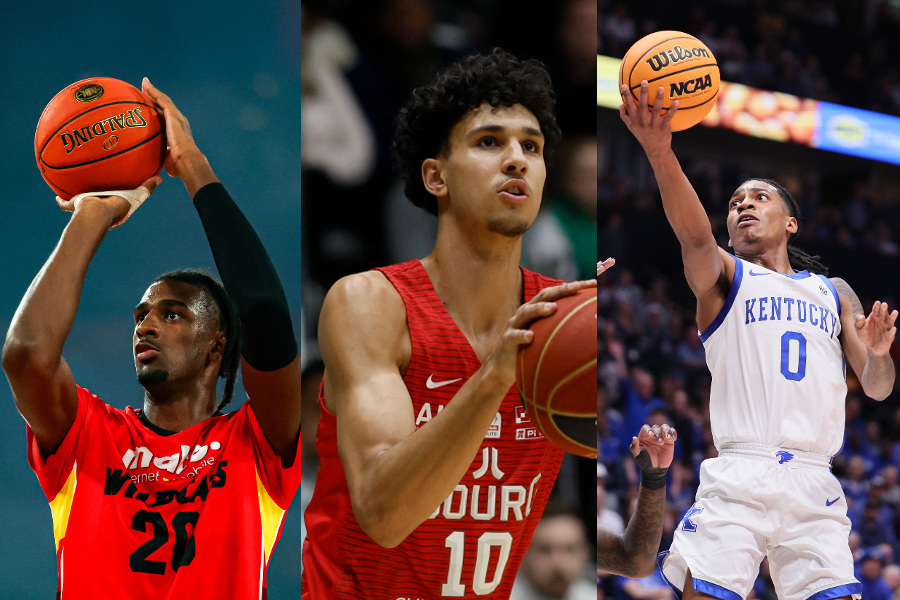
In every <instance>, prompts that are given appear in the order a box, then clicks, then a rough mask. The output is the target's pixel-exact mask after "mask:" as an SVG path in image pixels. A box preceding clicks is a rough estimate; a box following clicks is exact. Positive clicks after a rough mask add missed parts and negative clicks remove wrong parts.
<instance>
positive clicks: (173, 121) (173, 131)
mask: <svg viewBox="0 0 900 600" xmlns="http://www.w3.org/2000/svg"><path fill="white" fill-rule="evenodd" d="M141 90H143V92H144V93H145V94H147V95H148V96H150V99H151V100H153V101H154V102H155V103H156V104H157V105H158V106H159V107H160V108H161V109H162V111H163V117H164V118H165V120H166V138H167V139H168V142H169V150H168V152H167V153H166V163H165V164H166V173H168V174H169V175H171V176H172V177H181V173H180V171H179V163H180V162H181V159H182V158H183V157H184V156H186V155H188V154H191V153H193V152H196V153H199V152H200V150H199V148H197V144H196V143H195V142H194V136H193V134H192V133H191V124H190V123H188V120H187V118H186V117H185V116H184V115H183V114H181V111H180V110H178V108H177V107H176V106H175V103H174V102H172V99H171V98H169V97H168V96H166V95H165V94H163V93H162V92H161V91H159V90H158V89H156V87H154V85H153V84H152V83H150V80H149V79H147V78H146V77H144V80H143V81H142V82H141Z"/></svg>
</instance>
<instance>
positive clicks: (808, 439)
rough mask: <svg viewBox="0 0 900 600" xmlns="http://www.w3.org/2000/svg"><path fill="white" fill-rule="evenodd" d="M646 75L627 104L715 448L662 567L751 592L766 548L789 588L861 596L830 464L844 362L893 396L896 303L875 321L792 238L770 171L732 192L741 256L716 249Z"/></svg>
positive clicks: (868, 386)
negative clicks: (651, 180)
mask: <svg viewBox="0 0 900 600" xmlns="http://www.w3.org/2000/svg"><path fill="white" fill-rule="evenodd" d="M648 87H649V86H648V84H647V82H646V81H644V82H643V83H642V84H641V92H640V97H639V99H638V105H637V106H635V103H634V100H633V99H632V98H631V97H630V95H629V94H627V93H626V92H627V88H626V87H625V86H623V87H622V92H623V96H624V98H625V105H623V106H622V107H621V108H620V111H619V112H620V116H621V117H622V120H623V121H624V122H625V123H626V125H627V126H628V128H629V129H630V130H631V132H632V133H633V134H634V136H635V137H636V138H637V139H638V141H639V142H640V143H641V145H642V146H643V148H644V151H645V152H646V154H647V157H648V158H649V159H650V164H651V165H652V166H653V170H654V172H655V174H656V179H657V181H658V183H659V189H660V192H661V194H662V200H663V207H664V209H665V212H666V217H667V218H668V220H669V223H670V224H671V225H672V228H673V229H674V231H675V234H676V235H677V237H678V239H679V241H680V243H681V249H682V256H683V259H684V271H685V275H686V276H687V280H688V284H689V285H690V287H691V289H692V290H693V291H694V294H695V295H696V297H697V325H698V327H699V329H700V331H701V332H702V333H701V334H700V338H701V340H703V344H704V346H705V348H706V359H707V363H708V365H709V368H710V371H711V372H712V393H711V398H710V422H711V425H712V433H713V438H714V441H715V445H716V448H717V449H718V451H719V457H718V458H715V459H710V460H706V461H704V463H703V466H702V469H701V472H700V487H699V489H698V490H697V502H696V503H695V504H694V506H693V507H692V508H691V509H689V510H688V512H687V513H686V514H685V515H684V518H683V519H682V521H681V524H680V525H679V527H678V529H677V530H676V533H675V540H674V542H673V544H672V547H671V552H670V553H668V555H665V556H661V557H660V562H661V564H662V570H663V575H664V576H665V577H666V578H667V580H668V581H669V582H670V583H671V584H672V585H673V587H675V588H676V589H677V590H684V596H683V597H684V598H685V599H688V600H690V599H692V598H696V597H704V596H711V597H716V598H721V599H723V600H732V599H735V598H745V597H746V596H747V594H748V592H749V591H750V588H751V586H752V585H753V582H754V581H755V579H756V575H757V570H758V568H759V563H760V561H761V560H762V558H763V556H764V555H767V556H768V558H769V565H770V567H771V570H772V578H773V580H774V581H775V586H776V590H777V591H778V596H779V598H784V599H790V600H794V599H796V600H808V599H816V600H822V599H831V598H849V597H851V596H852V597H855V598H858V597H859V596H860V592H861V589H862V587H861V584H860V583H859V582H858V581H857V580H856V579H855V578H854V576H853V557H852V555H851V553H850V548H849V546H848V543H847V538H848V535H849V532H850V520H849V519H848V518H847V502H846V500H845V499H844V494H843V491H842V490H841V486H840V483H839V482H838V480H837V479H836V478H835V477H833V476H832V475H831V469H830V466H831V457H832V456H833V455H834V454H835V453H836V452H838V450H839V449H840V447H841V443H842V440H843V433H844V401H845V398H846V393H847V386H846V381H845V378H844V362H843V359H844V357H846V359H847V361H848V362H849V363H850V366H851V367H852V368H853V370H854V371H855V372H856V374H857V376H858V377H859V380H860V382H861V384H862V387H863V390H864V391H865V393H866V394H867V395H868V396H870V397H872V398H875V399H876V400H883V399H884V398H885V397H886V396H887V395H888V394H889V393H890V392H891V390H892V388H893V385H894V377H895V372H894V364H893V362H892V360H891V358H890V356H889V354H888V351H889V349H890V346H891V343H892V342H893V340H894V335H895V333H896V327H894V322H895V320H896V318H897V311H896V310H895V311H893V312H888V307H887V305H886V304H884V303H882V302H875V304H874V306H873V307H872V311H871V313H870V314H869V316H868V317H866V316H865V315H864V313H863V307H862V304H861V303H860V301H859V298H858V297H857V296H856V294H855V293H854V292H853V290H852V289H851V288H850V286H849V285H847V283H846V282H844V281H843V280H842V279H839V278H832V279H829V278H828V277H826V275H827V271H826V270H825V269H824V267H823V266H822V265H821V264H820V263H819V262H818V261H817V260H815V258H814V257H810V256H809V255H807V254H805V253H803V252H802V251H800V250H799V249H797V248H795V247H793V246H791V245H790V244H789V242H790V240H791V237H792V236H793V235H795V234H796V233H797V230H798V226H799V223H798V219H799V209H798V205H797V203H796V201H794V199H793V198H792V197H791V195H790V194H789V193H788V192H787V190H785V189H784V188H783V187H781V186H780V185H778V184H777V183H775V182H773V181H770V180H766V179H751V180H748V181H746V182H744V183H743V184H742V185H741V186H740V187H739V188H738V189H737V190H736V191H735V192H734V194H732V196H731V198H730V199H729V200H728V220H727V224H728V235H729V238H730V242H729V245H730V246H731V247H732V248H733V250H734V255H732V254H729V253H728V252H726V251H725V250H723V249H722V248H719V247H718V245H717V244H716V240H715V237H714V236H713V233H712V228H711V226H710V222H709V218H708V217H707V215H706V213H705V211H704V209H703V206H702V204H701V203H700V201H699V199H698V198H697V194H696V192H695V191H694V189H693V187H692V186H691V184H690V182H689V181H688V179H687V177H685V175H684V173H683V172H682V170H681V167H680V165H679V164H678V160H677V159H676V157H675V154H674V153H673V152H672V149H671V140H672V133H671V130H670V127H669V123H670V121H671V119H672V117H673V115H674V113H675V112H676V111H675V110H671V111H669V112H668V113H667V114H666V115H665V116H662V115H661V110H660V107H661V106H662V95H663V90H662V88H660V89H659V90H658V93H657V95H656V100H655V101H654V109H653V111H652V113H651V112H650V111H648V109H647V106H648V96H649V92H648Z"/></svg>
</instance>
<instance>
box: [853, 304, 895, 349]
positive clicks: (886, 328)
mask: <svg viewBox="0 0 900 600" xmlns="http://www.w3.org/2000/svg"><path fill="white" fill-rule="evenodd" d="M896 320H897V311H896V310H894V311H893V312H891V313H888V305H887V303H886V302H876V303H875V304H874V305H873V306H872V312H870V313H869V316H868V317H865V318H864V317H863V316H862V315H856V319H854V321H853V325H855V326H856V335H857V336H859V339H860V340H861V341H862V342H863V343H864V344H865V345H866V348H868V349H869V350H870V351H871V352H872V353H873V354H876V355H878V356H883V355H884V354H887V352H888V351H889V350H890V349H891V344H892V343H894V336H895V335H896V333H897V328H896V327H895V326H894V322H895V321H896Z"/></svg>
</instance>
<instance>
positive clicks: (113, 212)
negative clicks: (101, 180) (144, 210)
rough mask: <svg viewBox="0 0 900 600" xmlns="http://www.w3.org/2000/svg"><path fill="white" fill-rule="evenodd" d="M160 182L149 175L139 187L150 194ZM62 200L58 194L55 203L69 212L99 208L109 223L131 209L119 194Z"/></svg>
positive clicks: (120, 217)
mask: <svg viewBox="0 0 900 600" xmlns="http://www.w3.org/2000/svg"><path fill="white" fill-rule="evenodd" d="M160 183H162V178H161V177H160V176H158V175H156V176H153V177H151V178H150V179H148V180H147V181H145V182H144V183H142V184H141V187H145V188H147V191H149V192H150V194H153V191H154V190H155V189H156V186H158V185H159V184H160ZM76 198H77V196H76V197H75V198H72V199H70V200H63V199H62V198H60V197H59V196H57V197H56V203H57V204H58V205H59V207H60V208H61V209H62V210H64V211H66V212H70V213H75V212H78V211H79V210H83V209H85V208H91V209H95V208H96V209H99V210H100V211H101V212H102V213H103V215H104V216H109V219H110V220H109V225H112V224H114V223H118V222H119V221H121V220H122V219H124V218H125V215H127V214H128V211H129V210H131V204H130V203H129V202H128V201H127V200H126V199H125V198H123V197H121V196H84V197H82V198H78V199H77V200H76Z"/></svg>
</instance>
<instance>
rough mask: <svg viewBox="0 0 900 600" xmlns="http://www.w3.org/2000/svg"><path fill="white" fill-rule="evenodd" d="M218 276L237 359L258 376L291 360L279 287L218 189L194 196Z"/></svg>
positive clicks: (289, 328)
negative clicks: (235, 323)
mask: <svg viewBox="0 0 900 600" xmlns="http://www.w3.org/2000/svg"><path fill="white" fill-rule="evenodd" d="M194 207H195V208H196V209H197V213H198V214H199V215H200V221H202V223H203V229H204V230H205V231H206V237H207V239H208V240H209V247H210V250H212V254H213V258H214V259H215V261H216V267H217V268H218V269H219V275H221V276H222V283H223V284H224V285H225V289H226V290H227V291H228V295H229V297H230V298H231V300H232V302H234V305H235V307H236V308H237V311H238V314H239V315H240V320H241V338H242V342H241V356H243V357H244V360H246V361H247V362H248V363H249V364H250V366H252V367H253V368H254V369H258V370H260V371H276V370H278V369H280V368H282V367H285V366H287V365H289V364H290V363H291V362H292V361H293V360H294V359H295V358H296V357H297V341H296V339H295V338H294V328H293V325H292V323H291V313H290V310H289V309H288V303H287V298H286V297H285V295H284V289H283V288H282V287H281V281H280V280H279V279H278V274H277V273H276V272H275V267H274V265H272V261H271V260H270V259H269V255H268V253H266V249H265V248H264V247H263V245H262V241H260V239H259V236H258V235H256V231H254V230H253V226H252V225H250V222H249V221H248V220H247V218H246V217H245V216H244V213H242V212H241V209H239V208H238V206H237V204H235V203H234V200H232V199H231V196H230V195H229V194H228V192H227V191H226V190H225V187H224V186H223V185H222V184H221V183H219V182H215V183H210V184H208V185H205V186H203V187H202V188H200V190H199V191H198V192H197V194H196V195H195V196H194Z"/></svg>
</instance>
